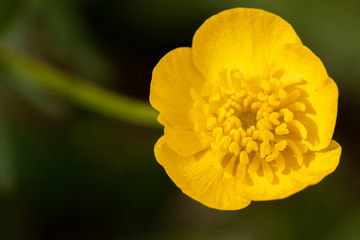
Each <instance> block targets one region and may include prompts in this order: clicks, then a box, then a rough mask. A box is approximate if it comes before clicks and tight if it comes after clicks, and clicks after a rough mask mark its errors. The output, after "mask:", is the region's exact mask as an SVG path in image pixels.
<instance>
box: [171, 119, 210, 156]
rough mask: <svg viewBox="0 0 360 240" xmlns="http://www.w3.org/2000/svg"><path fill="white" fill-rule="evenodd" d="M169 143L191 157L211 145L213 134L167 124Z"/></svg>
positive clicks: (172, 147)
mask: <svg viewBox="0 0 360 240" xmlns="http://www.w3.org/2000/svg"><path fill="white" fill-rule="evenodd" d="M165 136H166V139H167V143H168V144H169V146H170V147H171V149H173V150H174V151H175V152H176V153H177V154H179V155H180V156H182V157H190V156H192V155H194V154H196V153H198V152H200V151H202V150H204V149H206V148H208V147H209V146H210V139H211V135H210V136H208V134H207V133H205V132H202V133H199V132H196V131H194V130H187V129H183V128H176V127H172V126H169V125H167V126H166V127H165Z"/></svg>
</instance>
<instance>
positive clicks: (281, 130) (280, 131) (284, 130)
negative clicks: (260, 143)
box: [275, 123, 289, 135]
mask: <svg viewBox="0 0 360 240" xmlns="http://www.w3.org/2000/svg"><path fill="white" fill-rule="evenodd" d="M275 133H276V134H277V135H286V134H288V133H289V130H288V129H287V125H286V123H282V124H280V125H279V126H278V127H276V128H275Z"/></svg>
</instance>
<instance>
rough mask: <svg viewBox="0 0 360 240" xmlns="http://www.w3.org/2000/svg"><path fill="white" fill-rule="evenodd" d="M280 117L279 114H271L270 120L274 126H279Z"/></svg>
mask: <svg viewBox="0 0 360 240" xmlns="http://www.w3.org/2000/svg"><path fill="white" fill-rule="evenodd" d="M279 117H280V114H279V113H278V112H272V113H270V116H269V120H270V122H271V123H272V124H275V125H279V124H280V121H279V120H278V119H279Z"/></svg>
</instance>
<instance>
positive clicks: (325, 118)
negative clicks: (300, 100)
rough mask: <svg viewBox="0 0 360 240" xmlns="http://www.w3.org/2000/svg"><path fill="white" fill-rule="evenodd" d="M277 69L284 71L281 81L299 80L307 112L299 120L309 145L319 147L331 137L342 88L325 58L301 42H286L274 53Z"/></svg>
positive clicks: (299, 87)
mask: <svg viewBox="0 0 360 240" xmlns="http://www.w3.org/2000/svg"><path fill="white" fill-rule="evenodd" d="M272 60H273V62H274V64H276V66H275V67H274V69H273V71H274V72H280V71H282V72H283V73H284V74H283V75H282V76H281V81H282V82H283V83H285V84H287V83H294V82H295V83H296V82H297V83H298V84H295V85H294V87H296V88H298V89H299V90H300V91H301V92H302V97H305V102H304V103H305V104H306V113H299V116H298V117H297V119H298V120H300V121H301V123H302V124H303V125H304V126H305V127H306V129H307V133H308V135H307V139H306V140H307V141H308V147H309V149H310V150H312V151H319V150H321V149H323V148H325V147H327V146H328V145H329V143H330V141H331V138H332V135H333V131H334V127H335V122H336V115H337V103H338V89H337V86H336V84H335V82H334V81H333V80H332V79H331V78H329V77H328V75H327V72H326V70H325V68H324V66H323V64H322V62H321V60H320V59H319V58H318V57H316V56H315V54H314V53H312V52H311V51H310V50H309V49H308V48H307V47H305V46H303V45H301V44H286V45H284V46H283V47H282V48H281V49H280V50H279V52H278V53H277V54H275V55H274V57H273V59H272Z"/></svg>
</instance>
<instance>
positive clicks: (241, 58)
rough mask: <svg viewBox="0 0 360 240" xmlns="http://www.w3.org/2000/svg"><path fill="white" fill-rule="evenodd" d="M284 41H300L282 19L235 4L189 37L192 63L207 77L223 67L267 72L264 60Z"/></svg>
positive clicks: (211, 77)
mask: <svg viewBox="0 0 360 240" xmlns="http://www.w3.org/2000/svg"><path fill="white" fill-rule="evenodd" d="M285 43H301V41H300V39H299V37H298V36H297V35H296V33H295V31H294V29H293V28H292V27H291V25H290V24H288V23H287V22H286V21H285V20H283V19H282V18H280V17H279V16H276V15H274V14H272V13H269V12H266V11H263V10H259V9H245V8H235V9H230V10H226V11H223V12H221V13H219V14H217V15H214V16H212V17H211V18H209V19H208V20H207V21H205V23H204V24H203V25H202V26H201V27H200V28H199V29H198V30H197V31H196V33H195V35H194V38H193V45H192V48H193V59H194V64H195V66H196V67H197V68H198V69H199V71H200V72H201V73H202V74H203V75H204V76H205V77H206V78H207V79H209V80H214V79H217V78H218V74H219V72H220V71H221V70H222V69H223V68H229V69H232V68H238V69H239V70H240V71H241V72H242V73H243V74H245V75H247V76H251V77H257V76H259V77H261V76H264V74H267V71H266V70H267V65H268V60H269V59H270V58H271V56H272V55H273V54H274V52H275V51H276V49H277V48H279V47H280V46H281V45H283V44H285Z"/></svg>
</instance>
